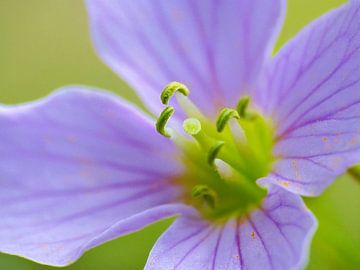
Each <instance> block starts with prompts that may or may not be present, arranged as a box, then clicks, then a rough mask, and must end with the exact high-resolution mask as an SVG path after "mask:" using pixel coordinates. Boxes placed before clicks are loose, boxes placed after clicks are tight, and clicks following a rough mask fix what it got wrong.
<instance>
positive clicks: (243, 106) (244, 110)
mask: <svg viewBox="0 0 360 270" xmlns="http://www.w3.org/2000/svg"><path fill="white" fill-rule="evenodd" d="M249 103H250V97H249V96H244V97H242V98H241V99H240V100H239V102H238V104H237V106H236V110H237V112H238V113H239V116H240V118H242V119H246V120H250V121H251V120H254V119H255V118H256V117H257V114H256V113H253V112H249V111H248V107H249Z"/></svg>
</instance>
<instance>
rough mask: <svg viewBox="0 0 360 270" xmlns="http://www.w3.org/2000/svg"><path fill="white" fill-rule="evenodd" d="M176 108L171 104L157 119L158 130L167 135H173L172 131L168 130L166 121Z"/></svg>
mask: <svg viewBox="0 0 360 270" xmlns="http://www.w3.org/2000/svg"><path fill="white" fill-rule="evenodd" d="M174 111H175V110H174V108H173V107H171V106H168V107H166V108H165V109H164V110H163V111H162V112H161V114H160V116H159V118H158V119H157V120H156V130H157V132H159V133H160V134H161V135H163V136H165V137H168V138H169V137H171V135H170V133H169V132H168V131H167V130H166V127H165V126H166V123H167V121H168V120H169V118H170V117H171V116H172V115H173V113H174Z"/></svg>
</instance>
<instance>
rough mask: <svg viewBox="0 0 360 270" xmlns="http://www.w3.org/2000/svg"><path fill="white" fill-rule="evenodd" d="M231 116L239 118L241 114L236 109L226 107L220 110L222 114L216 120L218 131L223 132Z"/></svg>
mask: <svg viewBox="0 0 360 270" xmlns="http://www.w3.org/2000/svg"><path fill="white" fill-rule="evenodd" d="M231 118H235V119H239V118H240V117H239V114H238V112H237V111H236V110H234V109H230V108H225V109H223V110H222V111H221V112H220V115H219V117H218V119H217V121H216V129H217V131H218V132H222V131H223V130H224V128H225V126H226V124H227V123H228V122H229V120H230V119H231Z"/></svg>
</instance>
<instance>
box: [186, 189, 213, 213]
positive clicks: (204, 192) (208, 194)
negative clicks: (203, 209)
mask: <svg viewBox="0 0 360 270" xmlns="http://www.w3.org/2000/svg"><path fill="white" fill-rule="evenodd" d="M191 195H192V196H193V197H194V198H201V199H203V200H204V201H205V202H206V204H207V205H208V206H210V207H211V208H215V198H216V195H215V193H214V191H212V190H211V189H210V188H209V187H208V186H207V185H196V186H195V187H194V188H193V189H192V193H191Z"/></svg>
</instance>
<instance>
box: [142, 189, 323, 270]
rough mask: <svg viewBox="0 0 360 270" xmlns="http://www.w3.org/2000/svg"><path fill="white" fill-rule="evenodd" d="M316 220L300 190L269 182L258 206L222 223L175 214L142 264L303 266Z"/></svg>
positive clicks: (159, 267)
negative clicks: (249, 212) (269, 186)
mask: <svg viewBox="0 0 360 270" xmlns="http://www.w3.org/2000/svg"><path fill="white" fill-rule="evenodd" d="M316 226H317V223H316V220H315V218H314V217H313V215H312V214H311V213H310V212H309V210H307V209H306V208H305V206H304V203H303V202H302V200H301V198H300V197H299V196H298V195H295V194H293V193H290V192H287V191H285V190H284V189H282V188H280V187H276V186H273V187H271V188H270V192H269V194H268V196H267V198H266V199H265V200H264V202H263V203H262V206H261V208H259V209H257V210H254V211H253V212H252V213H251V214H250V215H249V216H247V217H244V218H241V219H235V218H233V219H231V220H229V221H228V222H227V223H226V224H224V225H216V224H211V223H208V222H207V221H205V220H202V219H201V218H200V217H199V216H194V215H191V216H189V215H185V216H182V217H180V218H178V220H177V221H176V222H175V223H174V224H173V225H172V226H171V227H170V229H169V230H168V231H167V232H165V234H164V235H163V236H161V238H160V239H159V240H158V242H157V243H156V244H155V247H154V248H153V250H152V251H151V253H150V257H149V259H148V262H147V264H146V267H145V269H146V270H152V269H154V270H155V269H156V270H168V269H174V270H175V269H177V270H181V269H184V270H185V269H186V270H187V269H204V270H210V269H211V270H215V269H224V270H225V269H227V270H240V269H250V270H252V269H254V270H257V269H262V270H267V269H273V270H275V269H276V270H282V269H283V270H289V269H301V268H302V267H304V265H305V264H306V263H307V259H308V256H307V255H308V251H309V245H310V241H311V239H312V236H313V233H314V231H315V229H316Z"/></svg>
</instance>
